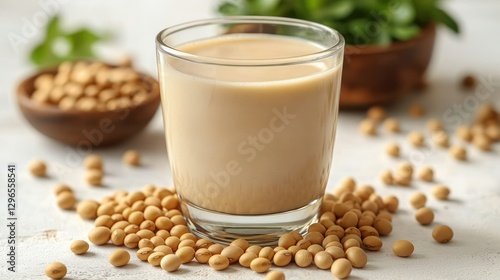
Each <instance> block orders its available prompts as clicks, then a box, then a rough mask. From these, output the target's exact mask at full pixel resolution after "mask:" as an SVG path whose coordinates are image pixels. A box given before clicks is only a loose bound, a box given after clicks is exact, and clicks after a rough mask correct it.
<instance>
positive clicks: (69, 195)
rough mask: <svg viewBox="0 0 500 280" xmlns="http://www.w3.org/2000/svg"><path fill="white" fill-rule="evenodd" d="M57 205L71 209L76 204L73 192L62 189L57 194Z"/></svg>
mask: <svg viewBox="0 0 500 280" xmlns="http://www.w3.org/2000/svg"><path fill="white" fill-rule="evenodd" d="M56 199H57V205H58V206H59V207H60V208H61V209H65V210H68V209H72V208H73V207H74V206H75V204H76V198H75V195H74V194H73V192H69V191H64V192H61V193H59V194H58V195H57V198H56Z"/></svg>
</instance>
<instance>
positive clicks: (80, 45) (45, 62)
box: [30, 16, 110, 67]
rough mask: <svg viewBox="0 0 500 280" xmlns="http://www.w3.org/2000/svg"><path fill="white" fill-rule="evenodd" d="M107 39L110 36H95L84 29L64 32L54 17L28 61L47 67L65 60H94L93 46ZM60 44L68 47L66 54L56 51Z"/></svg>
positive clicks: (56, 17) (57, 18)
mask: <svg viewBox="0 0 500 280" xmlns="http://www.w3.org/2000/svg"><path fill="white" fill-rule="evenodd" d="M108 37H110V36H109V35H107V36H100V35H97V34H96V33H94V32H93V31H91V30H89V29H86V28H82V29H79V30H77V31H74V32H69V33H67V32H64V30H62V29H61V27H60V19H59V17H58V16H55V17H53V18H52V19H51V20H50V21H49V23H48V24H47V26H46V31H45V39H44V41H43V42H41V43H40V44H38V45H37V46H35V48H34V49H33V50H32V51H31V53H30V59H31V61H32V62H33V63H34V64H35V65H37V66H38V67H49V66H54V65H57V64H59V63H61V62H63V61H66V60H76V59H82V58H85V59H88V58H95V54H94V52H93V45H94V44H95V43H97V42H99V41H102V40H103V39H106V38H108ZM61 42H65V43H67V44H68V45H69V49H68V51H67V52H66V53H60V52H58V50H57V49H56V47H57V44H58V43H61Z"/></svg>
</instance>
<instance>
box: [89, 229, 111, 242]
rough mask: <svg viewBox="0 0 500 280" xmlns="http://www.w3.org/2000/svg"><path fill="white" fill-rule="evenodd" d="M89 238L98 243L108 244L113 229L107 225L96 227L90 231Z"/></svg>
mask: <svg viewBox="0 0 500 280" xmlns="http://www.w3.org/2000/svg"><path fill="white" fill-rule="evenodd" d="M88 238H89V240H90V242H92V243H94V244H96V245H103V244H106V243H108V241H109V239H110V238H111V230H110V229H109V228H107V227H95V228H93V229H92V230H91V231H90V232H89V234H88Z"/></svg>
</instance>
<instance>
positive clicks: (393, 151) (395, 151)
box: [385, 142, 400, 158]
mask: <svg viewBox="0 0 500 280" xmlns="http://www.w3.org/2000/svg"><path fill="white" fill-rule="evenodd" d="M385 153H386V154H387V155H389V156H391V157H395V158H397V157H399V154H400V148H399V145H398V144H397V143H394V142H392V143H389V144H387V146H385Z"/></svg>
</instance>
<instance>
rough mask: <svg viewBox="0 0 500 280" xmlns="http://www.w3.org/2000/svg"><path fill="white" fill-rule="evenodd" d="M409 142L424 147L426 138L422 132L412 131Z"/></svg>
mask: <svg viewBox="0 0 500 280" xmlns="http://www.w3.org/2000/svg"><path fill="white" fill-rule="evenodd" d="M408 142H410V144H412V145H413V146H415V147H422V146H423V145H424V144H425V138H424V135H423V134H422V133H420V132H418V131H412V132H410V133H409V134H408Z"/></svg>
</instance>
